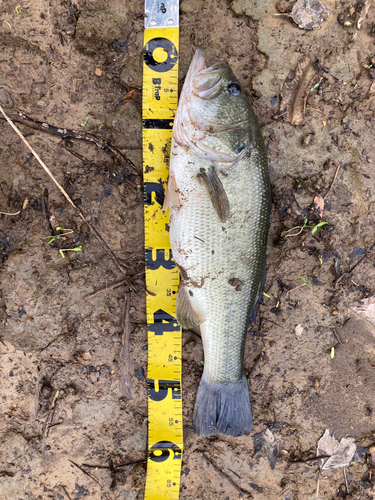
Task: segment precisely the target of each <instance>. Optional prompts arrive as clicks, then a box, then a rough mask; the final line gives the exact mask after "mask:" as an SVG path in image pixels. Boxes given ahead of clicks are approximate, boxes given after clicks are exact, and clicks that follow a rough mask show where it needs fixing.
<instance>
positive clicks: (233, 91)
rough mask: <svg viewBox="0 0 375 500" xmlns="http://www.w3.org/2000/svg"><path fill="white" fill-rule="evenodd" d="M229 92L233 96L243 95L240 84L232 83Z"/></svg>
mask: <svg viewBox="0 0 375 500" xmlns="http://www.w3.org/2000/svg"><path fill="white" fill-rule="evenodd" d="M228 92H229V93H230V94H232V95H238V94H240V93H241V87H240V85H239V84H238V83H230V84H229V85H228Z"/></svg>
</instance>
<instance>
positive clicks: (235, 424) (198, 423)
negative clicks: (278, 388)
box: [194, 375, 253, 437]
mask: <svg viewBox="0 0 375 500" xmlns="http://www.w3.org/2000/svg"><path fill="white" fill-rule="evenodd" d="M252 427H253V417H252V413H251V406H250V395H249V389H248V386H247V380H246V377H245V376H243V377H242V378H241V379H240V380H238V382H235V383H230V384H210V383H209V382H208V381H207V380H205V379H204V375H203V377H202V380H201V383H200V385H199V389H198V393H197V398H196V400H195V409H194V431H195V432H196V433H197V434H200V435H201V436H204V437H207V436H212V435H213V434H218V433H220V434H226V435H228V436H242V435H243V434H245V433H247V432H250V431H251V429H252Z"/></svg>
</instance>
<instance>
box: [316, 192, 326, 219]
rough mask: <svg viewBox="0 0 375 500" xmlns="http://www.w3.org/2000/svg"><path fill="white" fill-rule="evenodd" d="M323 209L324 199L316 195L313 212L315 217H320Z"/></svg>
mask: <svg viewBox="0 0 375 500" xmlns="http://www.w3.org/2000/svg"><path fill="white" fill-rule="evenodd" d="M323 210H324V199H323V198H322V197H321V196H319V195H317V196H315V198H314V212H315V214H316V216H317V217H319V218H320V219H321V218H322V217H323Z"/></svg>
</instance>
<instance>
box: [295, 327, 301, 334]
mask: <svg viewBox="0 0 375 500" xmlns="http://www.w3.org/2000/svg"><path fill="white" fill-rule="evenodd" d="M295 333H296V335H302V333H303V326H302V325H297V326H296V329H295Z"/></svg>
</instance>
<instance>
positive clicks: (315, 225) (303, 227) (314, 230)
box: [284, 219, 328, 238]
mask: <svg viewBox="0 0 375 500" xmlns="http://www.w3.org/2000/svg"><path fill="white" fill-rule="evenodd" d="M307 221H308V219H304V221H303V224H302V226H294V227H292V229H288V230H287V231H284V234H285V235H286V236H285V237H286V238H287V237H288V236H298V235H299V234H301V233H302V231H303V230H304V229H305V227H312V230H311V234H315V233H316V231H317V230H318V228H319V227H321V226H324V225H325V224H328V222H323V221H322V222H318V224H313V225H310V226H309V225H308V224H307ZM294 229H299V231H298V233H294V234H288V233H290V231H294Z"/></svg>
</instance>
